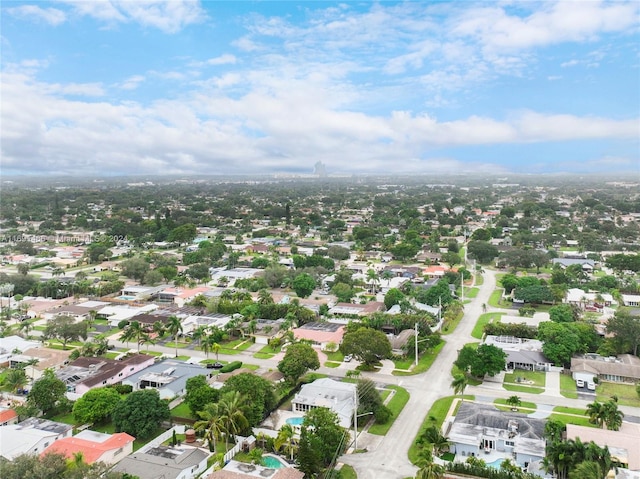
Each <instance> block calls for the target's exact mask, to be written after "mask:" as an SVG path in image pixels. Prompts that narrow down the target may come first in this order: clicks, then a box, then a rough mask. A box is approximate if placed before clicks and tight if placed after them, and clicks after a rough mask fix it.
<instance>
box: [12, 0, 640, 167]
mask: <svg viewBox="0 0 640 479" xmlns="http://www.w3.org/2000/svg"><path fill="white" fill-rule="evenodd" d="M0 8H1V9H2V11H1V12H0V13H1V17H0V18H1V27H2V28H1V30H2V36H1V41H2V57H1V69H2V77H1V92H2V100H1V112H0V114H1V116H0V148H1V161H2V165H1V172H2V176H3V177H4V178H5V179H6V178H8V177H12V176H22V175H74V176H116V175H145V174H148V175H164V174H166V175H198V174H201V175H217V174H222V175H237V174H247V175H257V174H308V175H313V174H316V175H321V176H324V175H328V176H331V175H349V174H371V175H375V174H389V173H398V174H412V173H416V174H428V173H430V172H433V173H434V174H447V173H474V172H477V173H478V174H484V175H487V174H496V175H504V174H512V173H516V174H520V173H525V174H527V173H534V174H536V173H560V172H566V173H576V174H589V173H603V174H604V173H606V174H615V173H624V172H628V173H636V174H638V175H640V41H639V40H640V34H639V32H640V21H639V18H640V4H639V3H638V2H635V1H609V2H606V1H603V2H600V1H584V2H574V1H560V2H552V1H543V2H376V3H373V2H306V1H305V2H291V1H280V2H269V1H265V2H197V1H186V0H184V1H183V0H172V1H168V2H156V1H145V2H136V1H115V0H112V1H109V0H104V1H103V0H101V1H84V2H77V1H70V0H69V1H67V0H63V1H55V2H54V1H51V2H46V1H45V2H35V1H7V2H3V3H2V5H1V6H0ZM630 179H632V178H630Z"/></svg>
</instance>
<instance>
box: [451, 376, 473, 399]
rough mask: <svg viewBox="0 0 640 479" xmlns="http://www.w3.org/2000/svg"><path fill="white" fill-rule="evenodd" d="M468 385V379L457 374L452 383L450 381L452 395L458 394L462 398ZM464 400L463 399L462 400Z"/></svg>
mask: <svg viewBox="0 0 640 479" xmlns="http://www.w3.org/2000/svg"><path fill="white" fill-rule="evenodd" d="M468 385H469V379H467V376H465V375H464V374H458V375H456V377H455V378H453V381H451V387H452V388H453V393H454V394H460V396H462V395H463V394H464V390H465V389H466V388H467V386H468ZM463 400H464V399H463Z"/></svg>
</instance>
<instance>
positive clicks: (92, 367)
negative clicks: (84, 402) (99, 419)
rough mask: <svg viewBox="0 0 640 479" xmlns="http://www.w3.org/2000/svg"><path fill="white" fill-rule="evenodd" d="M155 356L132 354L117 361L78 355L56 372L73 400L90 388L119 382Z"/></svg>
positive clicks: (153, 359) (149, 364)
mask: <svg viewBox="0 0 640 479" xmlns="http://www.w3.org/2000/svg"><path fill="white" fill-rule="evenodd" d="M154 362H155V356H148V355H146V354H133V355H131V356H127V357H125V358H123V359H121V360H119V361H116V360H115V359H108V358H101V357H99V358H89V357H80V358H78V359H76V360H75V361H73V362H71V363H69V365H68V366H66V367H65V368H63V369H61V370H59V371H57V372H56V376H57V377H58V379H61V380H62V381H64V383H65V384H66V386H67V391H68V392H69V393H71V395H69V394H68V395H67V396H69V399H72V400H75V399H78V398H79V397H81V396H82V395H83V394H84V393H86V392H87V391H89V390H90V389H94V388H99V387H104V386H108V385H111V384H118V383H121V382H122V381H123V380H124V379H126V378H128V377H129V376H131V375H132V374H135V373H137V372H139V371H142V370H143V369H146V368H148V367H149V366H152V365H153V364H154Z"/></svg>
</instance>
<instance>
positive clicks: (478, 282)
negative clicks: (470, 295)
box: [476, 273, 484, 286]
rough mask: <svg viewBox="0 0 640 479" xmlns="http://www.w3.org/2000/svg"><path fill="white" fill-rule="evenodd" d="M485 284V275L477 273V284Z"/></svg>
mask: <svg viewBox="0 0 640 479" xmlns="http://www.w3.org/2000/svg"><path fill="white" fill-rule="evenodd" d="M483 284H484V276H482V274H481V273H476V286H482V285H483Z"/></svg>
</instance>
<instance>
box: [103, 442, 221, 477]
mask: <svg viewBox="0 0 640 479" xmlns="http://www.w3.org/2000/svg"><path fill="white" fill-rule="evenodd" d="M209 455H210V454H209V453H207V452H205V451H203V450H202V449H198V448H194V447H190V446H185V445H183V446H178V447H169V446H157V447H153V448H151V449H149V450H147V451H146V452H136V453H134V454H132V455H130V456H128V457H125V458H124V459H123V460H121V461H120V462H119V463H118V464H117V465H116V466H115V467H114V468H113V469H112V471H114V472H126V473H127V474H130V475H132V476H137V477H138V478H139V479H160V478H162V479H194V478H196V477H198V475H200V474H201V473H202V472H204V471H205V470H206V469H207V458H208V457H209Z"/></svg>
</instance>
